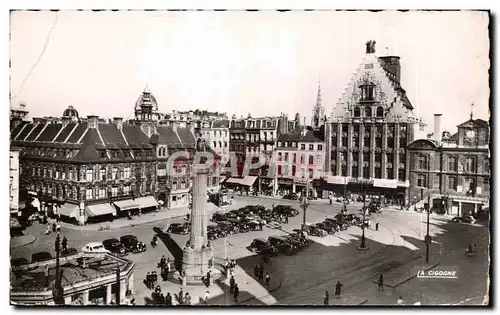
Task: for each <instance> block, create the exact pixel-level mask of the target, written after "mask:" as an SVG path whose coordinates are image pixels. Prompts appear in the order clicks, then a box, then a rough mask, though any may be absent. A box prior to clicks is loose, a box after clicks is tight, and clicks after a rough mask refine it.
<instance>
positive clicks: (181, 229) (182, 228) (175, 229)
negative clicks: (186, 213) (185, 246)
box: [167, 222, 189, 235]
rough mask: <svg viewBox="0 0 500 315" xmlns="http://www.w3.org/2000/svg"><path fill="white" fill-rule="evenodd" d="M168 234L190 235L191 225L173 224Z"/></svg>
mask: <svg viewBox="0 0 500 315" xmlns="http://www.w3.org/2000/svg"><path fill="white" fill-rule="evenodd" d="M167 233H174V234H180V235H186V234H188V233H189V225H188V224H187V223H186V222H184V223H172V224H170V225H169V227H168V229H167Z"/></svg>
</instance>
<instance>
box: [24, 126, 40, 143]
mask: <svg viewBox="0 0 500 315" xmlns="http://www.w3.org/2000/svg"><path fill="white" fill-rule="evenodd" d="M44 127H45V124H38V125H37V126H36V127H35V129H34V130H33V132H32V133H31V134H30V135H29V136H28V137H27V138H26V141H33V140H35V138H36V137H37V136H38V134H39V133H40V131H42V130H43V128H44Z"/></svg>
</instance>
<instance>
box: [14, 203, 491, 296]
mask: <svg viewBox="0 0 500 315" xmlns="http://www.w3.org/2000/svg"><path fill="white" fill-rule="evenodd" d="M247 204H252V205H256V204H261V205H264V206H266V207H272V205H273V204H274V205H278V204H291V205H293V206H294V207H295V208H297V209H299V210H300V213H299V215H298V216H296V217H294V218H291V219H290V221H289V223H288V224H281V225H272V226H271V225H270V226H266V227H264V229H263V231H255V232H249V233H245V234H238V235H231V236H228V237H227V238H222V239H218V240H216V241H214V242H212V244H213V247H214V255H215V258H216V263H220V262H222V260H223V259H224V257H228V258H229V259H236V261H237V263H238V268H237V270H236V275H235V279H236V282H237V283H238V285H239V287H240V291H241V294H240V298H239V304H243V305H263V304H266V305H274V304H288V305H290V304H292V305H300V304H309V305H310V304H317V305H321V304H322V303H323V294H324V291H325V290H328V291H329V292H330V304H331V305H359V304H366V305H372V304H385V305H387V304H389V305H391V304H396V300H397V299H398V297H399V296H402V297H403V299H404V301H405V303H408V304H410V303H411V304H413V303H416V302H420V303H421V304H481V303H482V302H483V297H484V296H485V295H486V290H487V285H486V284H487V280H486V279H487V277H488V275H487V270H488V252H489V248H488V245H489V238H488V227H486V226H483V225H480V224H457V223H453V222H451V221H450V220H449V218H445V217H441V216H437V215H431V221H430V234H431V236H432V237H433V244H432V246H431V257H430V258H431V259H430V262H429V264H426V263H425V261H424V255H423V253H424V251H423V245H422V244H423V237H424V235H425V233H426V216H425V214H421V213H416V212H408V211H399V210H386V211H382V212H381V213H377V214H372V215H371V217H370V219H371V221H372V222H379V230H378V231H375V230H374V229H367V230H366V238H367V246H368V247H369V250H367V251H359V250H357V249H356V247H357V246H359V244H360V237H361V229H360V228H359V227H356V226H353V227H350V228H349V229H347V230H346V231H341V232H339V233H336V234H335V235H329V236H326V237H323V238H319V237H311V239H312V240H313V243H312V244H311V245H310V246H309V247H307V248H306V249H304V250H302V251H301V252H299V253H298V254H297V255H293V256H285V255H279V256H277V257H273V258H271V261H270V263H269V264H265V271H266V272H269V274H270V275H271V279H272V281H271V284H270V285H269V286H266V285H265V284H264V283H263V282H262V281H259V280H258V279H255V277H254V276H253V266H254V265H255V264H259V263H260V257H259V256H257V255H256V254H254V253H252V252H250V251H249V250H248V249H247V246H248V245H249V244H250V243H251V241H252V240H253V239H254V238H259V237H268V236H275V235H283V234H286V233H288V232H290V231H292V230H293V229H295V228H299V227H300V224H301V223H302V217H303V210H302V209H300V207H299V203H298V201H288V200H280V199H277V198H255V197H247V196H236V197H235V203H234V204H233V205H232V206H228V207H226V209H225V210H232V209H237V208H239V207H242V206H244V205H247ZM360 207H361V205H360V204H352V205H348V212H349V213H359V209H360ZM340 208H341V205H340V204H333V205H329V204H328V203H327V202H324V201H315V202H313V203H312V204H311V206H310V207H309V208H308V210H307V222H309V223H316V222H320V221H323V220H324V219H325V218H326V217H332V216H334V215H335V214H337V213H338V212H339V211H340ZM216 210H217V207H215V206H211V207H209V211H208V216H209V217H211V215H212V213H213V212H214V211H216ZM187 211H188V209H177V210H170V212H169V210H161V211H160V212H157V213H150V214H144V215H143V216H141V218H137V219H135V220H137V221H135V220H133V221H127V220H126V219H124V220H123V221H120V220H115V222H113V223H109V225H110V228H111V229H110V230H108V231H98V230H97V228H98V227H99V225H93V226H91V225H89V226H87V227H85V228H81V227H76V226H69V225H64V226H63V227H62V231H61V233H62V235H65V236H66V237H67V238H68V246H69V247H70V248H71V247H73V248H76V249H78V250H79V249H80V248H81V247H82V246H84V245H85V244H86V243H89V242H93V241H102V240H104V239H107V238H111V237H116V238H119V237H120V236H122V235H125V234H133V235H136V236H137V237H138V238H139V239H140V240H142V241H143V242H145V243H146V244H148V245H149V242H150V241H151V238H152V236H153V235H154V233H155V232H154V230H153V229H154V228H155V227H159V228H164V227H167V226H168V225H169V224H170V223H173V222H181V221H182V220H184V216H185V213H187ZM372 226H374V224H372ZM26 233H27V234H30V235H32V236H33V237H35V238H36V239H35V240H34V242H32V243H30V244H26V245H23V246H11V257H12V258H17V257H25V258H27V259H28V260H29V259H30V258H31V255H32V254H33V253H36V252H40V251H48V252H51V253H54V248H53V246H54V245H53V244H54V237H55V235H54V233H51V234H49V235H45V226H42V225H40V224H38V223H35V224H34V225H33V226H31V227H29V228H28V229H27V230H26ZM188 237H189V236H188V235H175V234H172V239H173V240H174V241H175V243H176V245H177V250H178V249H179V248H182V247H183V246H184V244H185V243H186V241H187V240H188ZM470 242H474V243H475V244H476V245H477V247H478V252H477V255H476V256H474V257H468V256H466V255H465V253H464V252H465V249H466V248H467V244H468V243H470ZM167 245H168V246H167ZM176 254H178V253H176V248H172V244H165V243H164V242H162V241H160V242H159V245H158V246H157V247H156V248H151V247H148V250H147V251H146V252H144V253H141V254H130V255H129V256H127V257H128V258H129V259H131V260H132V261H134V262H135V264H136V269H135V276H134V291H135V292H134V296H135V298H136V301H137V303H138V304H148V303H151V299H150V296H151V291H150V290H148V289H147V288H146V286H145V285H144V284H143V283H142V281H143V279H144V278H145V275H146V274H147V272H150V271H153V270H156V271H157V272H159V269H158V268H157V264H158V262H159V260H160V257H161V255H165V256H166V257H170V258H174V257H175V255H176ZM443 266H444V267H446V268H454V269H457V270H458V278H457V279H420V278H416V277H415V276H416V272H417V270H420V269H422V268H425V269H427V268H441V267H443ZM380 273H382V274H384V276H385V289H384V291H378V290H377V285H376V284H375V283H374V280H376V278H377V277H378V275H379V274H380ZM337 281H340V282H341V283H342V284H343V290H342V294H341V296H340V298H338V299H336V298H334V294H333V293H334V287H335V283H336V282H337ZM160 284H161V287H162V292H164V293H166V292H171V294H173V293H177V292H179V290H180V288H181V285H180V284H177V283H174V282H171V281H168V282H161V283H160ZM206 290H207V288H206V287H204V286H187V287H185V288H184V292H190V293H191V295H192V296H193V298H194V299H193V301H194V302H195V303H199V302H200V301H199V300H197V299H199V298H201V297H202V296H204V294H205V291H206ZM208 290H209V291H210V299H209V304H212V305H214V304H224V305H229V304H231V305H232V304H235V303H236V302H235V301H234V299H233V298H232V297H231V296H230V294H229V293H228V290H229V289H228V281H227V279H222V280H221V281H219V282H215V283H214V284H212V285H211V286H210V288H208Z"/></svg>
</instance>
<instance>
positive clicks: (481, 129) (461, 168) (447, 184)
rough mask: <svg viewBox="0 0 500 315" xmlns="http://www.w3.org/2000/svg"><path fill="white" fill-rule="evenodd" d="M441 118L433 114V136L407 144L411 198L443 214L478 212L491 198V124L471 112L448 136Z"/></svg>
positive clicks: (461, 214)
mask: <svg viewBox="0 0 500 315" xmlns="http://www.w3.org/2000/svg"><path fill="white" fill-rule="evenodd" d="M441 119H442V115H441V114H435V115H434V132H433V133H432V138H431V139H418V140H415V141H413V142H412V143H410V144H409V145H408V152H409V155H410V174H409V175H410V177H409V180H410V190H409V193H410V200H411V201H412V204H413V205H415V204H416V205H417V207H422V206H423V204H430V207H432V208H433V209H434V211H438V212H441V213H448V214H451V215H459V216H464V215H471V214H478V213H480V212H481V210H483V209H484V208H485V206H487V205H489V197H490V176H491V174H490V151H489V143H490V128H489V124H488V122H487V121H485V120H482V119H474V118H473V116H472V114H471V116H470V119H469V120H467V121H465V122H463V123H461V124H460V125H458V126H457V129H458V130H457V132H456V133H454V134H453V135H449V134H448V132H443V131H442V130H441Z"/></svg>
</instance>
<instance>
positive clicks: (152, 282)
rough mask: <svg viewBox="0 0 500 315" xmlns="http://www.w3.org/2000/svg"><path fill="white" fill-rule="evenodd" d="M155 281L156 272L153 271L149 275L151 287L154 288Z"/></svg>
mask: <svg viewBox="0 0 500 315" xmlns="http://www.w3.org/2000/svg"><path fill="white" fill-rule="evenodd" d="M157 281H158V275H157V274H156V271H153V272H152V273H151V287H155V286H156V282H157Z"/></svg>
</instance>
